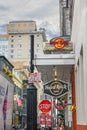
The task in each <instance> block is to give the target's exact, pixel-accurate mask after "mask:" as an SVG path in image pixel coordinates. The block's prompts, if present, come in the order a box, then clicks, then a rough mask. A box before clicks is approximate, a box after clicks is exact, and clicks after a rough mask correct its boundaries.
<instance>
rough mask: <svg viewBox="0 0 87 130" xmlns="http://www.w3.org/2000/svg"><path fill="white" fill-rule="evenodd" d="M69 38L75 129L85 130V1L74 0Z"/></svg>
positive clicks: (86, 103)
mask: <svg viewBox="0 0 87 130" xmlns="http://www.w3.org/2000/svg"><path fill="white" fill-rule="evenodd" d="M71 40H72V42H73V44H74V50H75V91H76V129H74V130H87V78H86V76H87V1H86V0H75V1H74V12H73V23H72V36H71Z"/></svg>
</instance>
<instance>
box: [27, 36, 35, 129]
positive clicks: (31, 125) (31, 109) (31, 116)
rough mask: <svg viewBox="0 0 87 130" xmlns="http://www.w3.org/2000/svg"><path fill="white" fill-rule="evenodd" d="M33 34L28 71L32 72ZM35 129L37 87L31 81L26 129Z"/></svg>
mask: <svg viewBox="0 0 87 130" xmlns="http://www.w3.org/2000/svg"><path fill="white" fill-rule="evenodd" d="M33 60H34V35H31V61H30V72H31V73H33V72H34V63H33ZM36 129H37V89H36V87H35V85H34V84H33V83H30V84H29V85H28V86H27V130H36Z"/></svg>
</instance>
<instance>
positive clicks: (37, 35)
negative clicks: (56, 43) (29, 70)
mask: <svg viewBox="0 0 87 130" xmlns="http://www.w3.org/2000/svg"><path fill="white" fill-rule="evenodd" d="M7 30H8V32H7V33H8V35H9V39H8V48H9V51H8V58H9V60H10V61H24V63H26V64H29V63H30V54H31V35H34V48H35V49H34V53H35V54H41V53H43V42H44V40H45V32H44V31H37V28H36V22H35V21H13V22H9V24H8V29H7Z"/></svg>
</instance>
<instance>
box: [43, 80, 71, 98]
mask: <svg viewBox="0 0 87 130" xmlns="http://www.w3.org/2000/svg"><path fill="white" fill-rule="evenodd" d="M68 91H69V87H68V83H66V82H63V81H54V80H52V81H49V82H48V83H46V84H44V93H46V94H48V95H51V96H57V97H61V96H63V95H65V94H66V93H67V92H68Z"/></svg>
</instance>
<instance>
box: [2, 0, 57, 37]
mask: <svg viewBox="0 0 87 130" xmlns="http://www.w3.org/2000/svg"><path fill="white" fill-rule="evenodd" d="M58 5H59V4H58V0H0V33H1V32H2V33H3V32H5V24H8V23H9V21H13V20H34V21H36V24H37V26H38V28H39V27H45V29H46V30H47V33H48V34H47V35H51V37H53V35H54V36H57V35H59V7H58Z"/></svg>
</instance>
